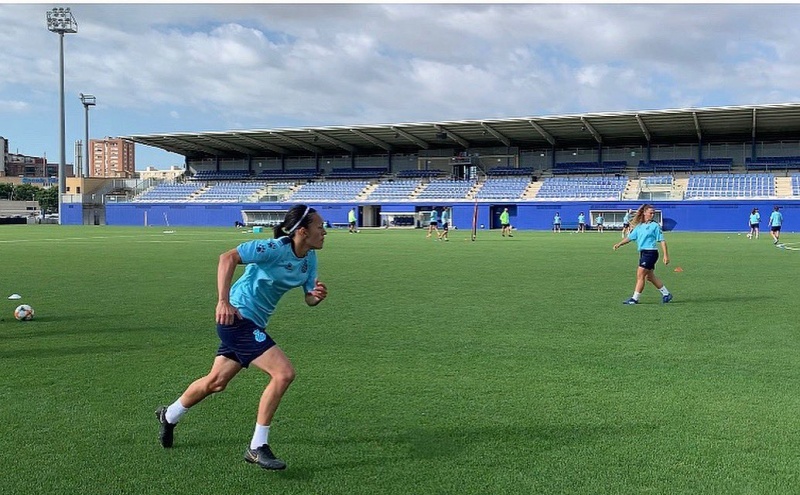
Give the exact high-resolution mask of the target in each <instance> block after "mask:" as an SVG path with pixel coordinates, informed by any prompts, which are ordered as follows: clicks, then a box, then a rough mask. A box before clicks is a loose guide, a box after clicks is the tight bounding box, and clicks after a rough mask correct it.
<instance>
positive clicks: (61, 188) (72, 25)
mask: <svg viewBox="0 0 800 495" xmlns="http://www.w3.org/2000/svg"><path fill="white" fill-rule="evenodd" d="M47 30H48V31H52V32H54V33H58V37H59V41H60V51H59V76H60V83H61V85H60V92H59V96H60V99H61V132H60V134H61V150H60V156H59V162H58V223H59V225H60V224H61V221H62V213H63V211H62V208H61V200H62V197H63V195H64V193H65V192H66V190H67V174H66V171H67V166H66V162H67V136H66V118H65V116H64V34H66V33H77V32H78V23H77V22H76V21H75V17H74V16H73V15H72V12H70V10H69V7H67V8H64V7H55V8H54V9H52V10H48V11H47Z"/></svg>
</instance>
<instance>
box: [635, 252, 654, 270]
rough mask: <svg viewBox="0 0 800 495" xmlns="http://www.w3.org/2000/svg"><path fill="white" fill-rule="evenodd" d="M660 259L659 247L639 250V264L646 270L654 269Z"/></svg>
mask: <svg viewBox="0 0 800 495" xmlns="http://www.w3.org/2000/svg"><path fill="white" fill-rule="evenodd" d="M657 261H658V249H645V250H644V251H639V266H640V267H642V268H644V269H645V270H654V269H655V268H656V262H657Z"/></svg>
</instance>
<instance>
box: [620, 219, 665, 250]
mask: <svg viewBox="0 0 800 495" xmlns="http://www.w3.org/2000/svg"><path fill="white" fill-rule="evenodd" d="M628 239H630V240H632V241H636V245H637V246H638V248H639V251H646V250H652V249H658V245H657V244H656V243H658V242H661V241H663V240H664V233H663V232H662V231H661V226H660V225H659V224H657V223H656V222H647V223H640V224H639V225H637V226H636V227H634V228H633V230H632V231H631V233H630V234H628Z"/></svg>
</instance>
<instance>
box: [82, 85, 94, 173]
mask: <svg viewBox="0 0 800 495" xmlns="http://www.w3.org/2000/svg"><path fill="white" fill-rule="evenodd" d="M81 103H83V108H84V109H86V119H85V122H86V143H85V144H84V147H85V148H86V162H85V163H84V165H83V167H84V168H83V169H84V170H85V173H84V174H83V176H84V177H87V178H88V177H89V107H93V106H95V105H97V99H96V98H95V97H94V95H85V94H83V93H81Z"/></svg>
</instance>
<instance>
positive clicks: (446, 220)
mask: <svg viewBox="0 0 800 495" xmlns="http://www.w3.org/2000/svg"><path fill="white" fill-rule="evenodd" d="M449 231H450V211H449V210H448V209H447V207H444V208H442V233H441V234H439V235H438V236H437V238H438V239H439V240H445V241H450V239H448V238H447V234H448V232H449Z"/></svg>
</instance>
